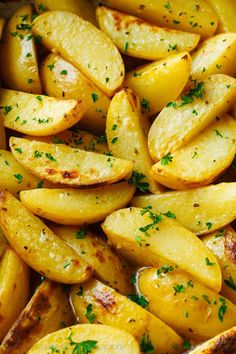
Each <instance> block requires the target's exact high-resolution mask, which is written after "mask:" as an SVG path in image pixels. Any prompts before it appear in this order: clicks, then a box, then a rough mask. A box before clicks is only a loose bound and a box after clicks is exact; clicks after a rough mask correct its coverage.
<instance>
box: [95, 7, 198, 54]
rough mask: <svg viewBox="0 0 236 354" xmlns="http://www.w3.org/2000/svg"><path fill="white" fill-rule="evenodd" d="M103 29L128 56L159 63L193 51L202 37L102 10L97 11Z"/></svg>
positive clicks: (105, 8) (104, 8)
mask: <svg viewBox="0 0 236 354" xmlns="http://www.w3.org/2000/svg"><path fill="white" fill-rule="evenodd" d="M96 12H97V19H98V23H99V26H100V28H101V29H102V31H104V32H105V33H106V34H107V35H108V36H109V37H110V38H111V39H112V41H113V42H114V43H115V45H116V46H117V48H118V49H119V50H120V51H121V52H122V53H124V54H127V55H130V56H134V57H137V58H143V59H149V60H157V59H162V58H166V57H168V56H169V55H171V54H176V53H178V52H179V53H180V52H184V51H191V50H192V49H193V48H195V47H196V45H197V44H198V42H199V39H200V36H199V35H198V34H194V33H187V32H181V31H177V30H171V29H166V28H161V27H157V26H155V25H152V24H151V23H149V22H145V21H143V20H141V19H139V18H137V17H134V16H129V15H126V14H124V13H121V12H118V11H114V10H112V9H110V8H108V7H105V6H100V7H98V8H97V10H96Z"/></svg>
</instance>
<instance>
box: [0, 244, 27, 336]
mask: <svg viewBox="0 0 236 354" xmlns="http://www.w3.org/2000/svg"><path fill="white" fill-rule="evenodd" d="M0 283H1V288H0V301H1V302H0V316H1V322H0V340H1V341H2V339H3V337H4V336H5V335H6V333H7V332H8V330H9V328H10V327H11V325H12V323H13V322H14V321H15V319H16V318H17V317H18V315H19V314H20V312H21V311H22V310H23V308H24V306H25V305H26V303H27V300H28V295H29V269H28V267H27V265H26V264H25V263H24V262H23V261H22V260H21V259H20V258H19V257H18V255H17V254H16V253H15V252H14V251H13V250H12V249H11V248H8V249H7V250H6V252H5V254H4V256H3V258H2V259H1V263H0ZM9 302H10V303H9Z"/></svg>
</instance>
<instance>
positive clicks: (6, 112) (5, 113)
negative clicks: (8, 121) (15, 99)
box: [0, 106, 13, 116]
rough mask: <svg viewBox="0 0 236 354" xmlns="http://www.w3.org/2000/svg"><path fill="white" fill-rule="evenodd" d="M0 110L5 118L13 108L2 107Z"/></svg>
mask: <svg viewBox="0 0 236 354" xmlns="http://www.w3.org/2000/svg"><path fill="white" fill-rule="evenodd" d="M0 109H2V110H3V114H4V115H5V116H6V115H7V114H8V113H9V112H11V110H12V109H13V107H12V106H2V107H0Z"/></svg>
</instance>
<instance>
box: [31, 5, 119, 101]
mask: <svg viewBox="0 0 236 354" xmlns="http://www.w3.org/2000/svg"><path fill="white" fill-rule="evenodd" d="M55 28H56V29H57V30H56V31H55ZM32 30H33V33H34V34H36V35H40V36H41V37H42V43H43V44H44V45H45V46H46V47H47V48H48V49H53V50H54V51H55V52H57V53H58V54H59V53H60V55H61V56H62V57H63V58H64V59H65V60H67V61H69V62H70V63H71V64H73V65H74V66H75V67H76V68H77V69H79V70H81V71H82V73H83V74H84V75H85V76H86V77H87V78H88V79H90V80H91V81H92V82H94V84H96V85H97V86H98V87H99V88H100V89H101V90H102V91H103V92H105V93H106V94H108V95H111V94H112V93H113V92H114V91H115V90H116V89H117V88H118V87H119V86H120V85H121V84H122V82H123V79H124V64H123V61H122V58H121V56H120V54H119V52H118V50H117V48H116V47H115V45H114V44H113V43H112V41H111V40H110V39H109V38H108V37H107V36H106V35H105V34H104V33H103V32H102V31H100V30H98V29H97V28H96V27H94V26H93V25H92V24H91V23H89V22H87V21H85V20H83V19H82V18H81V17H78V16H76V15H75V14H72V13H70V12H66V11H49V12H46V13H44V14H43V15H40V16H38V17H37V18H36V19H35V20H34V26H33V28H32ZM85 43H86V45H85ZM95 47H96V50H94V48H95Z"/></svg>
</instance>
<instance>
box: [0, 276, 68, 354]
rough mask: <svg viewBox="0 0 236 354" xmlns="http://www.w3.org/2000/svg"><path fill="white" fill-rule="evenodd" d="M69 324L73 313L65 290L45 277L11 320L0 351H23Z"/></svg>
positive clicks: (17, 352)
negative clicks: (19, 312)
mask: <svg viewBox="0 0 236 354" xmlns="http://www.w3.org/2000/svg"><path fill="white" fill-rule="evenodd" d="M71 324H73V313H72V310H71V307H70V303H69V300H68V297H67V294H66V292H65V291H64V290H63V287H62V286H61V285H59V284H56V283H53V282H51V281H50V280H45V281H44V282H43V283H42V284H41V285H40V286H39V287H38V288H37V289H36V291H35V293H34V294H33V296H32V298H31V300H30V301H29V303H28V304H27V306H26V307H25V309H24V310H23V312H22V313H21V314H20V316H19V317H18V318H17V320H16V321H15V322H14V323H13V325H12V327H11V328H10V330H9V332H8V333H7V335H6V337H5V338H4V340H3V342H2V344H1V346H0V350H1V353H2V354H7V353H8V354H22V353H26V352H27V351H28V350H29V349H30V348H31V347H32V346H33V345H34V344H35V343H36V342H37V341H38V340H39V339H41V338H43V337H44V336H46V335H47V334H49V333H52V332H54V331H57V330H59V329H61V328H62V327H63V326H69V325H71Z"/></svg>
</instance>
